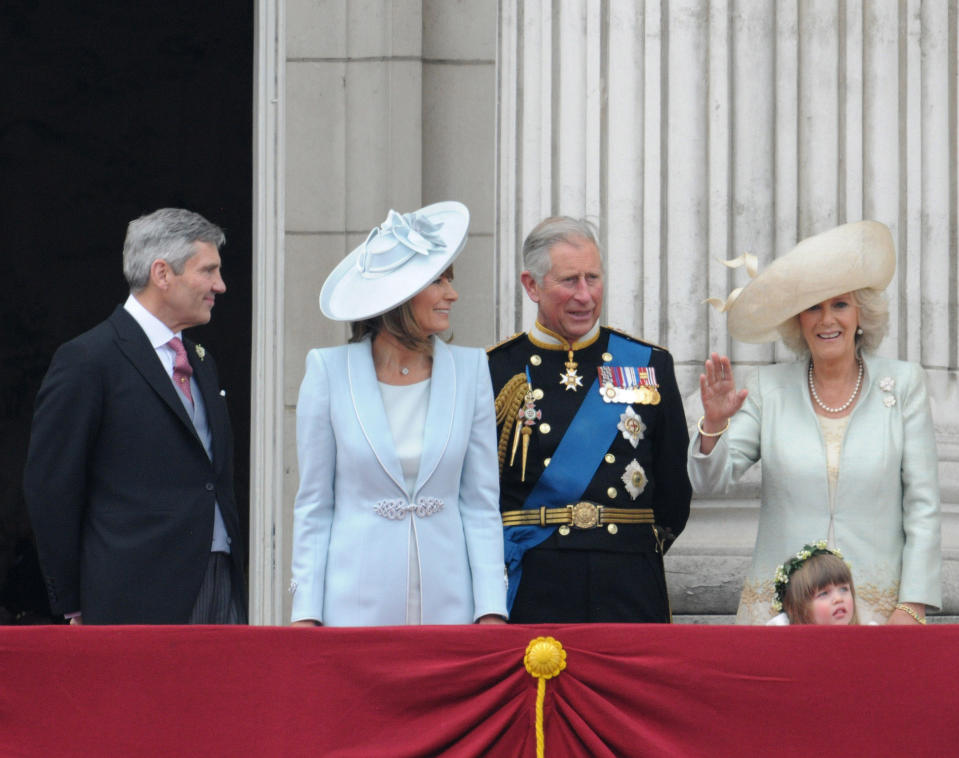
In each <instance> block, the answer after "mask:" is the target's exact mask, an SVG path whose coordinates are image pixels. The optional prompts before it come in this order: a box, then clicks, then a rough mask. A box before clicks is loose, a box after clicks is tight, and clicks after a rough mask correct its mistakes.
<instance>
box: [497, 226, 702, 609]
mask: <svg viewBox="0 0 959 758" xmlns="http://www.w3.org/2000/svg"><path fill="white" fill-rule="evenodd" d="M523 262H524V266H525V269H526V270H524V271H523V273H522V274H521V280H522V283H523V287H524V288H525V290H526V293H527V295H529V297H530V299H531V300H532V301H533V302H534V303H536V304H537V308H538V311H537V317H536V323H535V325H534V326H533V328H532V329H531V330H530V331H529V332H525V333H522V334H518V335H516V336H514V337H512V338H510V339H508V340H506V341H505V342H503V343H501V344H499V345H496V346H494V347H492V348H490V350H489V363H490V373H491V375H492V378H493V390H494V393H495V394H496V413H497V428H498V431H499V455H500V472H501V476H500V488H501V492H500V510H501V512H502V517H503V525H504V533H505V539H506V562H507V569H508V572H509V583H510V587H509V596H508V602H509V603H511V610H510V621H512V622H513V623H547V622H558V623H578V622H589V621H602V622H615V621H624V622H642V621H647V622H668V621H669V620H670V612H669V601H668V598H667V594H666V578H665V573H664V570H663V552H664V550H665V549H666V548H667V547H668V546H669V543H670V542H672V540H673V539H675V537H676V536H677V535H678V534H679V533H680V532H681V531H682V529H683V527H684V526H685V525H686V520H687V518H688V517H689V501H690V497H691V488H690V484H689V479H688V477H687V475H686V448H687V445H688V444H689V436H688V433H687V430H686V421H685V415H684V413H683V406H682V399H681V398H680V395H679V390H678V388H677V386H676V378H675V375H674V373H673V361H672V358H671V357H670V355H669V353H668V352H667V351H666V350H664V349H662V348H660V347H656V346H655V345H650V344H647V343H645V342H642V341H640V340H636V339H634V338H632V337H630V336H628V335H625V334H622V333H620V332H617V331H615V330H612V329H609V328H608V327H604V326H600V325H599V316H600V311H601V309H602V305H603V267H602V261H601V259H600V254H599V246H598V244H597V241H596V233H595V228H594V227H593V225H592V224H590V223H589V222H588V221H585V220H578V219H573V218H568V217H554V218H548V219H546V220H545V221H542V222H541V223H540V224H539V225H537V226H536V228H535V229H533V231H532V232H530V234H529V236H528V237H527V238H526V241H525V243H524V245H523Z"/></svg>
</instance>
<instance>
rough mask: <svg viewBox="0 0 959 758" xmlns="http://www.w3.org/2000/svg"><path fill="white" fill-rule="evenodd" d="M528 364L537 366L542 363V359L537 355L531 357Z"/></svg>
mask: <svg viewBox="0 0 959 758" xmlns="http://www.w3.org/2000/svg"><path fill="white" fill-rule="evenodd" d="M529 362H530V363H532V364H533V365H534V366H538V365H539V364H540V363H542V362H543V359H542V358H540V357H539V356H538V355H531V356H530V357H529Z"/></svg>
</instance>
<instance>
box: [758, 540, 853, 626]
mask: <svg viewBox="0 0 959 758" xmlns="http://www.w3.org/2000/svg"><path fill="white" fill-rule="evenodd" d="M773 610H777V611H784V612H783V613H780V614H779V615H778V616H776V617H775V618H773V619H771V620H770V621H768V622H767V625H768V626H785V625H787V624H826V625H834V626H847V625H849V624H858V623H859V619H858V618H857V616H856V590H855V587H854V586H853V583H852V572H851V571H850V570H849V566H848V565H847V564H846V562H845V561H844V560H843V558H842V554H841V553H840V552H839V551H838V550H830V549H829V548H827V547H826V541H825V540H821V541H819V542H816V543H814V544H812V545H803V548H802V550H800V551H799V552H798V553H796V555H794V556H793V557H792V558H790V559H789V560H788V561H786V562H785V563H783V564H782V565H781V566H780V567H779V568H778V569H776V588H775V596H774V599H773Z"/></svg>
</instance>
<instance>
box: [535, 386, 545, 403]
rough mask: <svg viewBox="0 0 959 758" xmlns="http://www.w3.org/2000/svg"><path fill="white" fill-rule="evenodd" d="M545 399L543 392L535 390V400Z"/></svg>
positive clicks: (538, 389)
mask: <svg viewBox="0 0 959 758" xmlns="http://www.w3.org/2000/svg"><path fill="white" fill-rule="evenodd" d="M542 399H543V390H541V389H540V388H539V387H537V388H536V389H535V390H533V400H542Z"/></svg>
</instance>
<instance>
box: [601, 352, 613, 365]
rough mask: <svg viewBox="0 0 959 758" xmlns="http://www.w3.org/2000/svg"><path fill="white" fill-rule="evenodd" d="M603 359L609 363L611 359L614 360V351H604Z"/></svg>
mask: <svg viewBox="0 0 959 758" xmlns="http://www.w3.org/2000/svg"><path fill="white" fill-rule="evenodd" d="M603 360H604V361H606V362H607V363H609V362H610V361H611V360H613V354H612V353H603Z"/></svg>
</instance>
